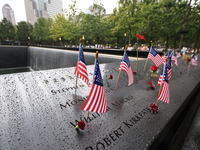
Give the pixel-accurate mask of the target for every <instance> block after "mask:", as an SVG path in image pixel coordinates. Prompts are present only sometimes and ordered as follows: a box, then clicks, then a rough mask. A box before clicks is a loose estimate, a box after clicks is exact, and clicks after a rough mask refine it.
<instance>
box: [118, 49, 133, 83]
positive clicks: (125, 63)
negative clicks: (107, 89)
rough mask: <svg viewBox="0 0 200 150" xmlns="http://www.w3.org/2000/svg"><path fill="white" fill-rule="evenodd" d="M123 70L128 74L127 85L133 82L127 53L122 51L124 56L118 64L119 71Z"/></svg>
mask: <svg viewBox="0 0 200 150" xmlns="http://www.w3.org/2000/svg"><path fill="white" fill-rule="evenodd" d="M121 70H123V71H125V72H126V73H127V75H128V86H129V85H131V84H132V83H133V82H134V77H133V71H132V67H131V64H130V61H129V58H128V54H127V52H126V51H124V56H123V58H122V61H121V63H120V66H119V71H121Z"/></svg>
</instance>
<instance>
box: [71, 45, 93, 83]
mask: <svg viewBox="0 0 200 150" xmlns="http://www.w3.org/2000/svg"><path fill="white" fill-rule="evenodd" d="M74 74H75V75H76V76H78V77H79V78H81V79H82V80H83V81H84V82H85V83H86V84H87V85H90V83H89V78H88V73H87V67H86V65H85V59H84V54H83V47H82V44H80V45H79V57H78V61H77V63H76V68H75V70H74Z"/></svg>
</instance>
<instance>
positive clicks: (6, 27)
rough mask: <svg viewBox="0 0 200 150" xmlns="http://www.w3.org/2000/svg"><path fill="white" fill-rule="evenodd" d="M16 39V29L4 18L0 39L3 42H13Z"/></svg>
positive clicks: (0, 26) (0, 27)
mask: <svg viewBox="0 0 200 150" xmlns="http://www.w3.org/2000/svg"><path fill="white" fill-rule="evenodd" d="M14 38H15V28H14V26H13V25H12V23H11V22H9V21H8V20H7V19H6V18H3V20H2V22H1V23H0V39H1V40H2V41H5V40H13V39H14Z"/></svg>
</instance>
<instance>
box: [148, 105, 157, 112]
mask: <svg viewBox="0 0 200 150" xmlns="http://www.w3.org/2000/svg"><path fill="white" fill-rule="evenodd" d="M149 110H150V111H151V113H153V114H155V113H158V105H157V104H153V103H150V105H149Z"/></svg>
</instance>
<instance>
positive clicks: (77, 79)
mask: <svg viewBox="0 0 200 150" xmlns="http://www.w3.org/2000/svg"><path fill="white" fill-rule="evenodd" d="M81 43H82V39H81V38H80V44H81ZM78 59H79V56H78ZM76 67H77V66H76ZM78 69H79V68H78ZM78 73H79V70H77V75H76V85H75V87H77V84H78Z"/></svg>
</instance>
